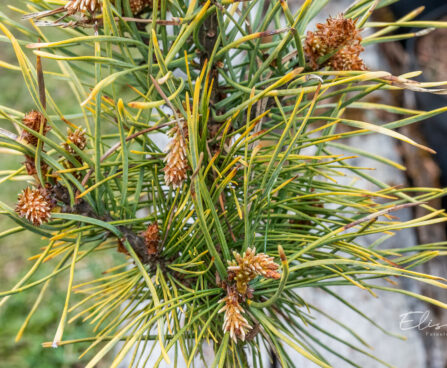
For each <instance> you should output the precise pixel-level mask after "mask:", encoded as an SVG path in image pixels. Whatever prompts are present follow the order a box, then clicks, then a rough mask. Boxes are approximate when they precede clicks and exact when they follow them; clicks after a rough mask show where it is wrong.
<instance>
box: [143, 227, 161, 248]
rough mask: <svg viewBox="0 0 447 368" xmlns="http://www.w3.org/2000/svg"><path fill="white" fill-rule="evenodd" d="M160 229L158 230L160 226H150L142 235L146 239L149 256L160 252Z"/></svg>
mask: <svg viewBox="0 0 447 368" xmlns="http://www.w3.org/2000/svg"><path fill="white" fill-rule="evenodd" d="M159 232H160V229H159V228H158V224H157V223H155V224H152V225H149V226H148V228H147V230H146V231H144V232H143V233H142V234H141V235H142V236H143V238H144V242H145V243H146V246H147V252H148V254H149V255H155V254H157V253H158V251H159V245H160V234H159Z"/></svg>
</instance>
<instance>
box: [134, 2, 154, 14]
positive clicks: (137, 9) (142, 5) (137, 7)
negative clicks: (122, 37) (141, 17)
mask: <svg viewBox="0 0 447 368" xmlns="http://www.w3.org/2000/svg"><path fill="white" fill-rule="evenodd" d="M129 5H130V10H132V13H133V14H134V15H137V14H140V13H141V12H142V11H143V10H144V9H146V8H147V7H149V6H152V0H130V1H129Z"/></svg>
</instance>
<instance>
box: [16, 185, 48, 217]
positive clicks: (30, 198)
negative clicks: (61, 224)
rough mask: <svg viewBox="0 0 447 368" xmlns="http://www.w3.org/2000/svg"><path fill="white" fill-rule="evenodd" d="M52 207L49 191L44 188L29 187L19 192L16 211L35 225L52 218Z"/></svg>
mask: <svg viewBox="0 0 447 368" xmlns="http://www.w3.org/2000/svg"><path fill="white" fill-rule="evenodd" d="M51 207H52V206H51V203H50V201H49V197H48V194H47V191H46V190H45V189H44V188H40V189H36V188H33V189H31V188H30V187H28V188H25V189H24V190H23V192H22V193H20V194H19V198H18V202H17V206H16V212H17V214H18V215H19V216H20V217H23V218H26V219H27V220H28V221H30V222H31V223H32V224H33V225H35V226H39V225H42V223H45V222H48V221H49V220H50V217H51Z"/></svg>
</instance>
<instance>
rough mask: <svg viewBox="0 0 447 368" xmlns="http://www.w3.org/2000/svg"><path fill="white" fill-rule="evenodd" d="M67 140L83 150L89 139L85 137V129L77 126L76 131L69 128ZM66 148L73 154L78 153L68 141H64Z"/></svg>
mask: <svg viewBox="0 0 447 368" xmlns="http://www.w3.org/2000/svg"><path fill="white" fill-rule="evenodd" d="M67 140H68V141H69V142H71V143H73V144H74V145H75V146H76V147H78V148H79V149H80V150H81V151H82V150H83V149H84V148H85V146H86V144H87V139H86V137H85V129H81V128H77V129H76V130H75V131H72V130H71V129H70V128H68V130H67ZM64 148H65V149H66V150H67V151H68V152H70V153H71V154H75V153H76V152H75V151H74V149H73V148H72V147H71V146H70V145H69V144H68V143H64Z"/></svg>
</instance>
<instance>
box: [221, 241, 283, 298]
mask: <svg viewBox="0 0 447 368" xmlns="http://www.w3.org/2000/svg"><path fill="white" fill-rule="evenodd" d="M233 255H234V258H235V260H233V261H229V262H228V264H229V266H228V268H227V269H228V278H229V280H230V281H231V280H235V281H236V287H237V291H238V292H239V293H240V294H241V295H246V294H247V292H248V291H249V288H248V283H249V282H250V281H251V280H253V279H254V278H255V277H257V276H263V277H265V278H267V279H276V280H277V279H279V278H281V275H280V274H279V272H278V271H277V270H278V268H279V266H278V265H277V264H276V263H275V262H273V257H269V256H268V255H267V254H265V253H258V254H256V250H255V249H254V248H253V249H252V248H247V250H246V251H245V253H243V254H242V255H241V254H239V253H236V252H233Z"/></svg>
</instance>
